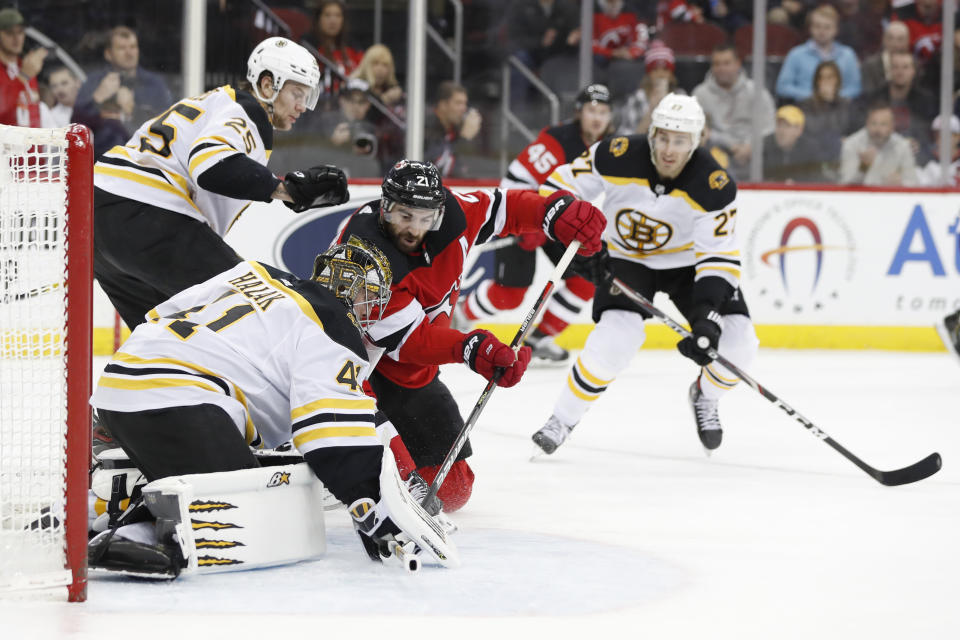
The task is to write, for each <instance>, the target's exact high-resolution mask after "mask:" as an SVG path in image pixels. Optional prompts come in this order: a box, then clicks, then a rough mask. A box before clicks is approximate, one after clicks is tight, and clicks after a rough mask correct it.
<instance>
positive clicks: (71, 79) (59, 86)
mask: <svg viewBox="0 0 960 640" xmlns="http://www.w3.org/2000/svg"><path fill="white" fill-rule="evenodd" d="M47 84H48V85H49V87H50V93H51V95H52V96H53V98H54V100H55V101H56V102H54V104H53V106H52V107H50V117H51V118H52V120H53V124H54V126H56V127H65V126H67V125H68V124H70V118H71V116H72V115H73V106H74V104H76V102H77V94H78V93H79V92H80V80H78V79H77V76H76V75H75V74H74V73H73V71H71V70H70V69H68V68H67V67H64V66H59V67H54V69H53V70H51V71H50V73H49V74H48V75H47Z"/></svg>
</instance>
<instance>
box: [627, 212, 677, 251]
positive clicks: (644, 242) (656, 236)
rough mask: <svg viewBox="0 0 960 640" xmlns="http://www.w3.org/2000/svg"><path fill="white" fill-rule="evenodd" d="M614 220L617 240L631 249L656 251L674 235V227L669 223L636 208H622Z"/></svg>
mask: <svg viewBox="0 0 960 640" xmlns="http://www.w3.org/2000/svg"><path fill="white" fill-rule="evenodd" d="M614 220H615V222H616V229H617V236H618V237H617V239H616V240H615V242H616V243H617V244H618V245H620V247H621V248H624V249H627V250H629V251H634V252H641V253H647V252H651V251H656V250H657V249H659V248H660V247H662V246H664V245H665V244H667V243H668V242H670V238H671V237H673V228H672V227H671V226H670V225H669V224H667V223H666V222H663V221H661V220H657V219H656V218H651V217H650V216H648V215H646V214H645V213H643V212H642V211H637V210H636V209H621V210H620V211H617V213H616V215H615V216H614Z"/></svg>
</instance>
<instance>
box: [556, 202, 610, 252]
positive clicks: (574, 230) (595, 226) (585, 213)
mask: <svg viewBox="0 0 960 640" xmlns="http://www.w3.org/2000/svg"><path fill="white" fill-rule="evenodd" d="M544 207H545V208H546V213H544V215H543V230H544V232H546V234H547V237H548V238H550V239H551V240H559V241H560V242H562V243H563V244H564V245H569V244H570V243H571V242H573V241H574V240H579V241H580V244H581V245H582V246H581V247H580V249H579V250H578V251H577V253H578V254H580V255H582V256H589V255H592V254H594V253H596V252H597V251H599V250H600V247H601V246H603V245H602V241H601V239H600V238H601V236H602V235H603V230H604V229H605V228H606V226H607V219H606V217H604V215H603V212H602V211H600V209H597V208H596V207H595V206H593V205H592V204H590V203H589V202H585V201H583V200H577V199H576V198H574V197H573V194H572V193H570V192H569V191H556V192H554V193H553V194H551V195H550V196H548V197H547V199H546V202H545V203H544Z"/></svg>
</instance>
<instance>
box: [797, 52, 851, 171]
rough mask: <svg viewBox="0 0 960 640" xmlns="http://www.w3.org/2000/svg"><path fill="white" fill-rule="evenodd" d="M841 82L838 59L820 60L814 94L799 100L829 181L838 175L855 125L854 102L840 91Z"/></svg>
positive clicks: (814, 80) (808, 136) (809, 136)
mask: <svg viewBox="0 0 960 640" xmlns="http://www.w3.org/2000/svg"><path fill="white" fill-rule="evenodd" d="M841 84H843V80H842V76H841V74H840V68H839V67H838V66H837V63H836V62H833V61H832V60H827V61H825V62H821V63H820V64H818V65H817V70H816V71H815V72H814V74H813V94H812V95H811V96H810V97H809V98H807V99H806V100H804V101H802V102H801V103H800V104H799V106H800V108H801V109H802V110H803V115H804V121H805V127H804V128H805V132H806V133H805V136H806V137H807V138H809V139H811V140H812V141H813V142H814V146H815V148H816V149H818V151H819V153H820V156H819V158H820V160H821V162H822V163H823V173H824V179H826V180H829V181H835V180H836V179H837V177H838V171H839V166H840V145H841V144H842V143H843V139H844V138H845V137H846V136H847V135H849V134H850V133H852V132H853V130H854V128H855V126H856V125H855V124H854V122H856V120H855V114H854V112H855V110H854V107H853V102H852V101H851V100H850V99H849V98H844V97H843V96H841V95H840V85H841Z"/></svg>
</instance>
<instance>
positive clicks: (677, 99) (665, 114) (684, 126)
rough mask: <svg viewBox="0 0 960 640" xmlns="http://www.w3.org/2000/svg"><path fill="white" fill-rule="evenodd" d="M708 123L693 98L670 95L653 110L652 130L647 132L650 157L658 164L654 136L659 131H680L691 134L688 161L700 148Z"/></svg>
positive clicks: (698, 104)
mask: <svg viewBox="0 0 960 640" xmlns="http://www.w3.org/2000/svg"><path fill="white" fill-rule="evenodd" d="M706 122H707V118H706V116H704V114H703V109H702V108H701V107H700V103H699V102H697V99H696V98H694V97H693V96H681V95H678V94H676V93H668V94H667V95H665V96H664V97H663V99H662V100H661V101H660V104H658V105H657V108H656V109H654V110H653V115H652V116H651V118H650V129H649V131H648V132H647V138H648V140H649V142H650V157H651V158H652V159H653V162H654V164H656V161H657V159H656V157H655V155H654V141H653V139H654V135H655V134H656V133H657V129H663V130H664V131H678V132H680V133H689V134H690V142H691V145H690V153H689V154H687V158H686V159H687V160H689V159H690V158H691V157H692V156H693V152H694V151H696V150H697V147H699V146H700V136H701V135H702V134H703V127H704V125H705V124H706Z"/></svg>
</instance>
